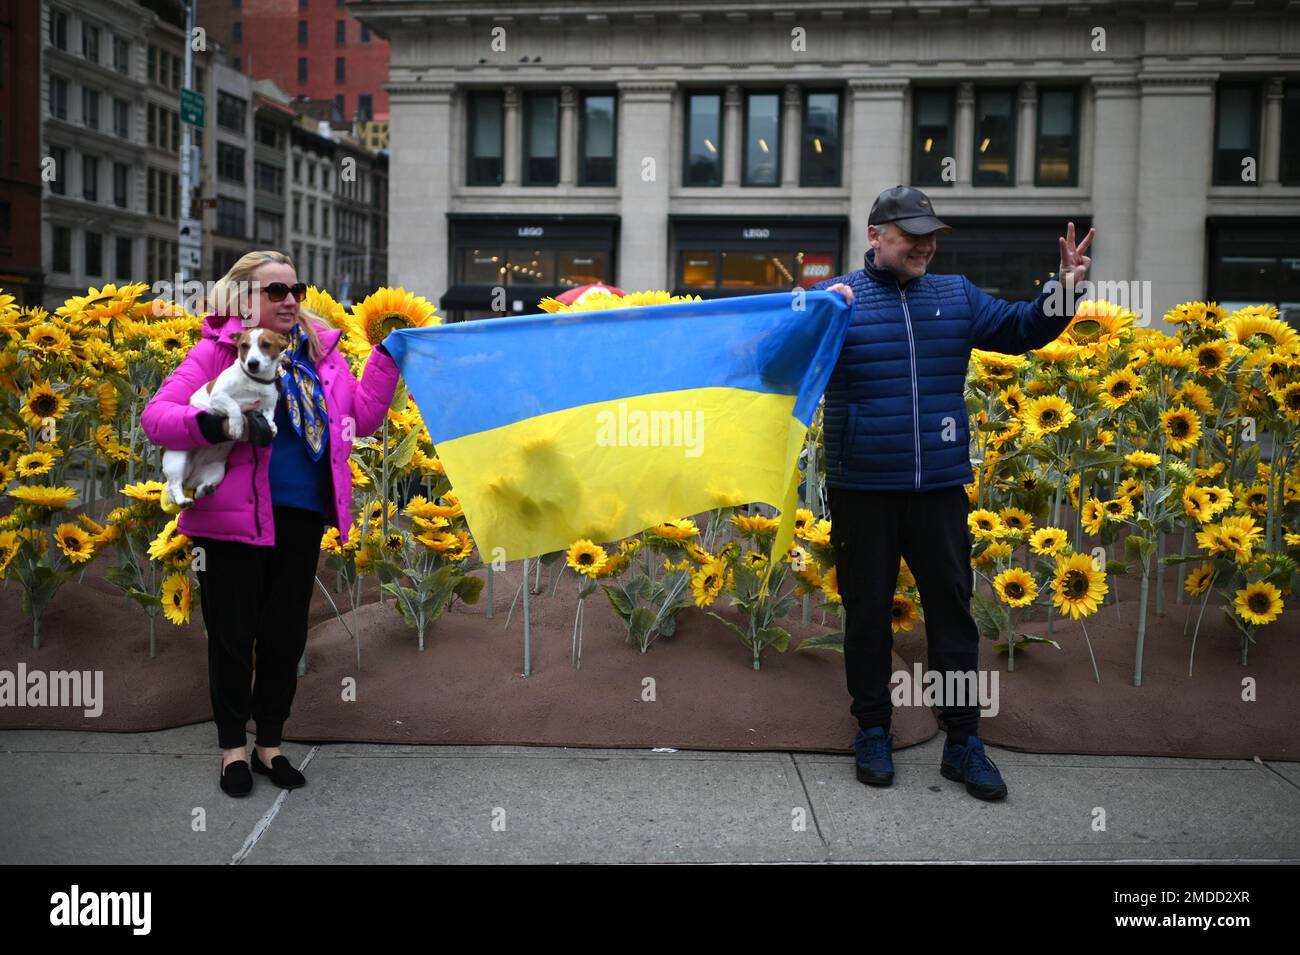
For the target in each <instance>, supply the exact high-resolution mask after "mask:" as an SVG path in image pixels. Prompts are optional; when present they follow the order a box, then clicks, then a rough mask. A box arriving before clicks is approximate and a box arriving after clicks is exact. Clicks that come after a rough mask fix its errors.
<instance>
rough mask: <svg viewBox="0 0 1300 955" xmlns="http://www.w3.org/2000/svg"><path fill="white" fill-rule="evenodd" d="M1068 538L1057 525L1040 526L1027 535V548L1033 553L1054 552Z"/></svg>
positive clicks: (1057, 550) (1049, 553) (1063, 544)
mask: <svg viewBox="0 0 1300 955" xmlns="http://www.w3.org/2000/svg"><path fill="white" fill-rule="evenodd" d="M1067 539H1068V537H1067V535H1066V533H1065V531H1063V530H1061V528H1059V527H1043V528H1040V529H1038V530H1036V531H1034V533H1033V534H1032V535H1030V537H1029V549H1030V550H1032V551H1033V552H1034V553H1035V554H1046V555H1051V554H1056V553H1058V552H1059V551H1060V550H1061V548H1062V547H1064V546H1065V542H1066V540H1067Z"/></svg>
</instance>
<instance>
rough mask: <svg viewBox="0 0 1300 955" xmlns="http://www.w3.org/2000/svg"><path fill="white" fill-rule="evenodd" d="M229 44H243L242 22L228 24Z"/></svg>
mask: <svg viewBox="0 0 1300 955" xmlns="http://www.w3.org/2000/svg"><path fill="white" fill-rule="evenodd" d="M230 42H231V43H243V42H244V21H243V20H236V21H235V22H234V23H232V24H230Z"/></svg>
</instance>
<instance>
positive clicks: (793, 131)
mask: <svg viewBox="0 0 1300 955" xmlns="http://www.w3.org/2000/svg"><path fill="white" fill-rule="evenodd" d="M781 104H782V110H781V123H782V126H781V187H782V188H783V189H795V188H797V187H798V185H799V157H800V151H801V149H802V143H801V142H800V134H801V133H802V125H803V123H802V120H803V92H802V90H801V89H800V88H799V86H798V84H796V83H787V84H786V86H785V95H784V96H783V97H782V98H781Z"/></svg>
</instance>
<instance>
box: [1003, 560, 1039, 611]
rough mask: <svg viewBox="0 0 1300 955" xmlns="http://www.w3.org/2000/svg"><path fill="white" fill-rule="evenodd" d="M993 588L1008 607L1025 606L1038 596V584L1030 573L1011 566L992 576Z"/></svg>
mask: <svg viewBox="0 0 1300 955" xmlns="http://www.w3.org/2000/svg"><path fill="white" fill-rule="evenodd" d="M993 589H994V590H995V591H997V595H998V597H999V598H1000V599H1001V600H1002V602H1003V603H1005V604H1006V605H1007V606H1010V607H1027V606H1029V605H1030V604H1031V603H1033V602H1034V598H1035V597H1037V596H1038V584H1036V583H1035V582H1034V578H1033V575H1032V574H1029V573H1028V572H1026V571H1024V570H1021V569H1020V568H1019V567H1012V568H1010V569H1009V570H1004V571H1002V573H1000V574H998V575H997V576H996V577H994V578H993Z"/></svg>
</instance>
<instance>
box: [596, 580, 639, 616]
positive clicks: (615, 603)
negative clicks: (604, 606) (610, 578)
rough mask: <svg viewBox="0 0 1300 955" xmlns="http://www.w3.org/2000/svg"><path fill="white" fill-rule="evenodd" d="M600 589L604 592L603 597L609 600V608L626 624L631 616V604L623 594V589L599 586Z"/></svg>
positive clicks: (604, 585) (606, 585)
mask: <svg viewBox="0 0 1300 955" xmlns="http://www.w3.org/2000/svg"><path fill="white" fill-rule="evenodd" d="M600 589H601V590H603V591H605V596H606V597H608V598H609V603H610V606H611V607H613V608H614V612H615V613H616V614H618V615H619V616H620V617H621V618H622V619H623V623H627V622H628V619H629V618H630V617H631V616H632V602H631V601H630V600H628V598H627V596H626V595H625V594H624V593H623V588H622V587H617V586H611V585H609V584H601V585H600Z"/></svg>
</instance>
